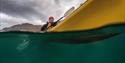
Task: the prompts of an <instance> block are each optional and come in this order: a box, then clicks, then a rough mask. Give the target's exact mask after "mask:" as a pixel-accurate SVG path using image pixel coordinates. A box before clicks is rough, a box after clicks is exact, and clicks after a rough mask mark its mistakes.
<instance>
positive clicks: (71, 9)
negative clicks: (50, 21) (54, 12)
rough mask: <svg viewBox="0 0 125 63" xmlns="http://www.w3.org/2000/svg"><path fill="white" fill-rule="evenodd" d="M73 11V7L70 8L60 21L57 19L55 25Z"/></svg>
mask: <svg viewBox="0 0 125 63" xmlns="http://www.w3.org/2000/svg"><path fill="white" fill-rule="evenodd" d="M74 9H75V7H71V8H70V9H69V10H68V11H66V12H65V14H64V16H62V17H61V18H60V19H58V20H57V21H56V23H58V22H59V21H60V20H61V19H63V18H64V17H67V16H68V15H69V14H71V13H72V12H73V10H74Z"/></svg>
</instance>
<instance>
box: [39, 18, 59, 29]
mask: <svg viewBox="0 0 125 63" xmlns="http://www.w3.org/2000/svg"><path fill="white" fill-rule="evenodd" d="M56 24H57V22H54V17H53V16H50V17H49V20H48V22H47V23H46V24H44V25H43V26H42V28H41V31H47V30H48V29H51V28H52V27H54V26H56Z"/></svg>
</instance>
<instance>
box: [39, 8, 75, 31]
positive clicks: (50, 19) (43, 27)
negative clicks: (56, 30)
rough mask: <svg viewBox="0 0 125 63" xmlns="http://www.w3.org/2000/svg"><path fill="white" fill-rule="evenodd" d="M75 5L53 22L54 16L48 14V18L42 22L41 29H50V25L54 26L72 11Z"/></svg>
mask: <svg viewBox="0 0 125 63" xmlns="http://www.w3.org/2000/svg"><path fill="white" fill-rule="evenodd" d="M74 9H75V7H71V8H70V9H69V10H68V11H67V12H66V13H65V14H64V15H63V16H62V17H61V18H60V19H58V20H57V21H55V22H54V17H53V16H50V17H49V20H48V22H47V23H46V24H44V25H43V26H42V28H41V31H45V32H46V31H47V30H48V29H51V28H52V27H54V26H56V25H57V24H58V23H59V22H60V21H61V20H62V19H63V18H64V17H67V16H68V15H69V14H71V13H72V12H73V10H74Z"/></svg>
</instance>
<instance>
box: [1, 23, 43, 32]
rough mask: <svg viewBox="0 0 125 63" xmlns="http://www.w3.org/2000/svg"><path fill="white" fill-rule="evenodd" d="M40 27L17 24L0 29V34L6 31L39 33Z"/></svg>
mask: <svg viewBox="0 0 125 63" xmlns="http://www.w3.org/2000/svg"><path fill="white" fill-rule="evenodd" d="M40 29H41V25H33V24H29V23H23V24H17V25H14V26H11V27H7V28H4V29H2V32H8V31H25V32H40Z"/></svg>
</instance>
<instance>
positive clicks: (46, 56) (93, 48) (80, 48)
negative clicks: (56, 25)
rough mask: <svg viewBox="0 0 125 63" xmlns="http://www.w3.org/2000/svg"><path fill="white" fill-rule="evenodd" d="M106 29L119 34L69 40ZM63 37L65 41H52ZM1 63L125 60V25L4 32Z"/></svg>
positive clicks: (120, 62)
mask: <svg viewBox="0 0 125 63" xmlns="http://www.w3.org/2000/svg"><path fill="white" fill-rule="evenodd" d="M107 32H112V33H114V32H117V33H120V34H118V35H115V36H113V37H109V38H106V39H103V40H97V41H92V42H90V43H89V42H88V43H85V42H84V41H83V42H82V43H77V41H76V43H73V44H72V43H66V42H67V41H68V39H69V38H78V37H79V36H84V37H86V36H88V35H91V34H101V33H107ZM60 38H61V39H62V38H63V39H64V41H56V42H55V40H52V39H60ZM65 38H68V39H66V40H65ZM0 63H125V25H119V26H113V27H105V28H101V29H98V30H91V31H76V32H62V33H28V32H2V33H0Z"/></svg>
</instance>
